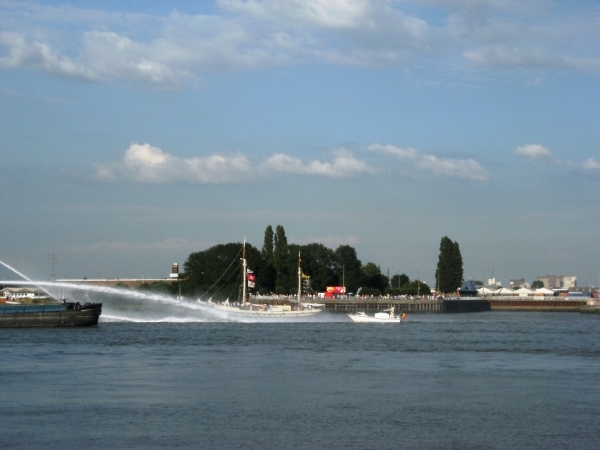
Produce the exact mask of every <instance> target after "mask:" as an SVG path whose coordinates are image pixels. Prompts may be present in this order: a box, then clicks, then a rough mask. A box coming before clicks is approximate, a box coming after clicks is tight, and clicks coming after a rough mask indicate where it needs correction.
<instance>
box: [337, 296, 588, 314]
mask: <svg viewBox="0 0 600 450" xmlns="http://www.w3.org/2000/svg"><path fill="white" fill-rule="evenodd" d="M585 305H586V301H585V300H569V299H564V298H557V299H553V298H544V299H533V298H526V299H525V298H514V297H507V298H493V299H490V298H480V297H472V298H458V297H453V298H445V299H439V300H431V299H427V300H423V299H405V298H402V299H356V300H355V299H352V300H350V299H343V300H327V301H325V311H328V312H333V313H346V314H348V313H356V312H359V311H364V312H377V311H382V310H384V309H388V308H391V307H392V306H393V307H394V308H395V310H396V314H400V313H401V312H405V313H467V312H484V311H578V310H579V309H580V308H582V307H583V306H585Z"/></svg>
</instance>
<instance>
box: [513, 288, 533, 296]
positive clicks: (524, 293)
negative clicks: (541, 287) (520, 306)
mask: <svg viewBox="0 0 600 450" xmlns="http://www.w3.org/2000/svg"><path fill="white" fill-rule="evenodd" d="M515 294H517V295H518V296H519V297H529V296H530V295H532V294H533V291H532V290H530V289H527V288H521V289H517V290H516V291H515Z"/></svg>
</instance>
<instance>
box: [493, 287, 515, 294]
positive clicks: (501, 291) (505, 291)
mask: <svg viewBox="0 0 600 450" xmlns="http://www.w3.org/2000/svg"><path fill="white" fill-rule="evenodd" d="M494 295H515V291H513V290H512V289H509V288H505V287H503V288H500V289H496V290H495V291H494Z"/></svg>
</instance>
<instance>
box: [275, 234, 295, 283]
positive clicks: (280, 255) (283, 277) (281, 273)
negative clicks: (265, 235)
mask: <svg viewBox="0 0 600 450" xmlns="http://www.w3.org/2000/svg"><path fill="white" fill-rule="evenodd" d="M273 266H274V267H275V271H276V274H277V275H276V281H275V289H277V287H280V288H283V289H286V285H287V284H288V283H289V280H288V279H289V277H290V267H289V266H290V250H289V248H288V243H287V237H286V236H285V230H284V229H283V227H282V226H281V225H277V227H276V228H275V237H274V239H273ZM292 272H293V270H292ZM280 291H281V289H280ZM276 292H277V291H276Z"/></svg>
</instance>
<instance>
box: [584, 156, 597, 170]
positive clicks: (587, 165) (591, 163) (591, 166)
mask: <svg viewBox="0 0 600 450" xmlns="http://www.w3.org/2000/svg"><path fill="white" fill-rule="evenodd" d="M583 168H584V169H587V170H600V162H598V161H596V160H595V159H594V158H589V159H586V160H585V162H584V163H583Z"/></svg>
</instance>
